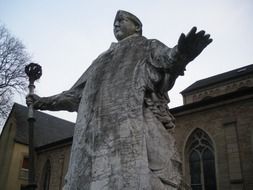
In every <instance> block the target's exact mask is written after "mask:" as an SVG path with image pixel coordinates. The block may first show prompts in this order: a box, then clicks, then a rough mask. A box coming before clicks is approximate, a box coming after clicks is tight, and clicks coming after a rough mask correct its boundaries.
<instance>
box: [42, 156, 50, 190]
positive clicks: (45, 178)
mask: <svg viewBox="0 0 253 190" xmlns="http://www.w3.org/2000/svg"><path fill="white" fill-rule="evenodd" d="M50 177H51V164H50V161H49V160H47V161H46V163H45V165H44V168H43V179H42V189H43V190H49V184H50Z"/></svg>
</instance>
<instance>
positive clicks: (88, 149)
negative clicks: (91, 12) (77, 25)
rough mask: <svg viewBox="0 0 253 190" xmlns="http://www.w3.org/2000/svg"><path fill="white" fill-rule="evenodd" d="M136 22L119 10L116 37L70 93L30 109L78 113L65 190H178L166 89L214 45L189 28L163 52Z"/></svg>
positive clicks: (178, 174) (177, 165)
mask: <svg viewBox="0 0 253 190" xmlns="http://www.w3.org/2000/svg"><path fill="white" fill-rule="evenodd" d="M141 26H142V24H141V22H140V21H139V19H138V18H137V17H135V16H134V15H132V14H131V13H127V12H125V11H119V12H118V13H117V15H116V19H115V22H114V34H115V37H116V38H117V39H118V40H119V42H118V43H112V45H111V47H110V48H109V49H108V50H107V51H105V52H104V53H103V54H101V55H100V56H99V57H98V58H97V59H96V60H95V61H94V62H93V63H92V65H91V66H90V68H89V69H88V70H87V71H86V72H85V73H84V74H83V76H82V77H81V78H80V79H79V80H78V82H77V83H76V84H75V85H74V86H73V88H71V89H70V90H69V91H66V92H63V93H62V94H59V95H56V96H52V97H47V98H37V101H35V105H34V107H35V108H38V109H49V110H62V109H64V110H69V111H78V117H77V122H76V127H75V133H74V139H73V144H72V150H71V157H70V163H69V169H68V172H67V175H66V184H65V186H64V190H78V189H81V190H98V189H99V190H137V189H138V190H172V189H182V188H181V187H179V186H180V183H181V162H180V159H179V157H178V154H177V150H176V148H175V139H174V137H173V135H172V133H170V132H168V131H167V129H172V128H173V127H174V118H173V116H172V115H171V114H170V113H169V110H168V107H167V104H168V102H169V98H168V96H167V91H169V90H170V89H171V88H172V87H173V85H174V82H175V80H176V78H177V77H178V76H179V75H183V73H184V70H185V66H186V65H187V64H188V63H189V62H190V61H191V60H193V59H194V58H195V57H196V56H197V55H199V54H200V53H201V51H202V50H203V49H204V48H205V47H206V46H207V45H208V44H209V43H210V42H211V41H212V40H211V39H209V35H205V32H203V31H201V32H199V33H196V28H195V27H194V28H193V29H192V30H191V31H190V33H189V34H188V35H187V36H185V35H184V34H182V35H181V37H180V38H179V41H178V45H177V46H175V47H174V48H172V49H171V48H168V47H167V46H165V45H164V44H162V43H161V42H159V41H158V40H148V39H146V38H145V37H143V36H142V35H141V33H142V30H141Z"/></svg>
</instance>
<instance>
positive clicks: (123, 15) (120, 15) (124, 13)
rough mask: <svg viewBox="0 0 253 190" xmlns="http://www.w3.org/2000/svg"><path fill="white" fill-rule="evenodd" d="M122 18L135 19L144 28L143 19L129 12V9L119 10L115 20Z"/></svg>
mask: <svg viewBox="0 0 253 190" xmlns="http://www.w3.org/2000/svg"><path fill="white" fill-rule="evenodd" d="M120 18H128V19H130V20H131V21H133V22H134V23H135V24H137V25H138V26H139V27H140V28H142V23H141V21H140V20H139V19H138V18H137V16H135V15H133V14H132V13H129V12H127V11H123V10H118V12H117V14H116V17H115V20H114V22H116V20H118V19H120Z"/></svg>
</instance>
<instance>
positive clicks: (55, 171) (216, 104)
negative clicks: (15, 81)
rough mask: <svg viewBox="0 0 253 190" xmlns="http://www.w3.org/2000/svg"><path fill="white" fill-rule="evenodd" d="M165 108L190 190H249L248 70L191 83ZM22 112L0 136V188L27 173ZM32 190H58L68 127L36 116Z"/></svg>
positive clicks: (252, 170) (251, 73) (251, 99)
mask: <svg viewBox="0 0 253 190" xmlns="http://www.w3.org/2000/svg"><path fill="white" fill-rule="evenodd" d="M181 94H182V96H183V101H184V104H183V105H182V106H179V107H175V108H173V109H171V110H170V111H171V113H172V114H173V115H174V116H175V118H176V128H175V129H174V132H173V133H174V135H175V138H176V142H177V147H178V151H179V153H180V155H181V158H182V170H183V171H182V172H183V176H184V178H185V181H186V183H187V184H189V185H190V186H191V188H192V190H242V189H243V190H252V189H253V180H252V179H253V65H248V66H245V67H242V68H238V69H235V70H232V71H229V72H226V73H222V74H219V75H215V76H212V77H209V78H205V79H202V80H199V81H196V82H195V83H193V84H192V85H191V86H189V87H188V88H186V89H185V90H183V91H182V92H181ZM26 118H27V108H26V107H25V106H22V105H19V104H14V106H13V108H12V111H11V113H10V115H9V117H8V119H7V121H6V123H5V125H4V128H3V130H2V133H1V136H0V170H1V173H0V189H1V190H2V189H3V190H23V189H24V187H25V185H26V184H27V177H28V176H27V172H28V167H27V166H28V162H29V160H28V124H27V121H26ZM35 118H36V126H35V129H34V130H35V132H34V140H35V147H36V148H35V151H36V157H35V168H36V170H35V172H36V183H37V185H38V188H37V189H38V190H60V189H61V188H62V186H63V185H64V176H65V174H66V172H67V167H68V162H69V156H70V149H71V144H72V138H73V131H74V123H72V122H68V121H66V120H62V119H59V118H56V117H53V116H51V115H48V114H45V113H42V112H39V111H36V113H35Z"/></svg>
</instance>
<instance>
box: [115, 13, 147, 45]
mask: <svg viewBox="0 0 253 190" xmlns="http://www.w3.org/2000/svg"><path fill="white" fill-rule="evenodd" d="M113 26H114V27H113V31H114V36H115V37H116V39H117V40H118V41H120V40H123V39H124V38H126V37H128V36H131V35H133V34H135V35H140V36H141V35H142V23H141V21H140V20H139V19H138V18H137V17H136V16H135V15H133V14H131V13H129V12H126V11H122V10H119V11H118V12H117V14H116V17H115V20H114V23H113Z"/></svg>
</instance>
